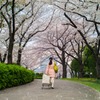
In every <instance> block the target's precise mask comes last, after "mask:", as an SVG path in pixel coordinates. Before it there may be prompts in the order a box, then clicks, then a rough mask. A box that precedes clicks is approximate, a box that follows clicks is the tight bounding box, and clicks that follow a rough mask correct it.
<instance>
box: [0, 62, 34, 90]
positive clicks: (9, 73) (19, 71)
mask: <svg viewBox="0 0 100 100" xmlns="http://www.w3.org/2000/svg"><path fill="white" fill-rule="evenodd" d="M33 80H34V72H33V71H32V70H28V69H26V68H24V67H22V66H19V65H16V64H3V63H0V90H1V89H5V88H8V87H13V86H18V85H22V84H26V83H29V82H31V81H33Z"/></svg>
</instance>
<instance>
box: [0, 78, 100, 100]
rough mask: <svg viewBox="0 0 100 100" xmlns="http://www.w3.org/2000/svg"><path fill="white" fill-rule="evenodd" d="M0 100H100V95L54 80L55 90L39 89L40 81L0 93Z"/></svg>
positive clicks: (79, 85)
mask: <svg viewBox="0 0 100 100" xmlns="http://www.w3.org/2000/svg"><path fill="white" fill-rule="evenodd" d="M0 100H100V93H98V92H96V91H95V90H94V89H91V88H89V87H87V86H84V85H81V84H78V83H75V82H71V81H64V80H59V79H56V80H55V89H48V88H47V87H45V88H44V89H41V80H37V79H36V80H34V81H33V82H31V83H28V84H26V85H22V86H17V87H13V88H9V89H5V90H2V91H0Z"/></svg>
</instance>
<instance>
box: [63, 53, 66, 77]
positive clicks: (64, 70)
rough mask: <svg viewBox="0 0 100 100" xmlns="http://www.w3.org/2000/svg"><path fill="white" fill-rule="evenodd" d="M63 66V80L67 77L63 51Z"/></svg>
mask: <svg viewBox="0 0 100 100" xmlns="http://www.w3.org/2000/svg"><path fill="white" fill-rule="evenodd" d="M62 65H63V78H66V77H67V70H66V62H65V52H64V51H62Z"/></svg>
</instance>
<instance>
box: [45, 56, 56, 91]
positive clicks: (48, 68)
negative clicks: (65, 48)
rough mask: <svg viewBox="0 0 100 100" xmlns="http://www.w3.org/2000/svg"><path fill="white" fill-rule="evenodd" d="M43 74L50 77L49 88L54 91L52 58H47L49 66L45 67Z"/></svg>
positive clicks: (54, 74)
mask: <svg viewBox="0 0 100 100" xmlns="http://www.w3.org/2000/svg"><path fill="white" fill-rule="evenodd" d="M45 73H46V74H47V75H49V76H50V82H51V84H52V85H51V86H52V87H51V88H52V89H54V79H55V76H56V73H55V71H54V61H53V58H52V57H50V58H49V64H48V65H47V67H46V70H45Z"/></svg>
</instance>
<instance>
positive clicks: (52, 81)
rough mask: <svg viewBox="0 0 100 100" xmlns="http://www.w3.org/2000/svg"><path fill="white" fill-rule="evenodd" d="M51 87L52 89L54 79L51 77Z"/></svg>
mask: <svg viewBox="0 0 100 100" xmlns="http://www.w3.org/2000/svg"><path fill="white" fill-rule="evenodd" d="M51 83H52V87H54V77H51Z"/></svg>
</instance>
